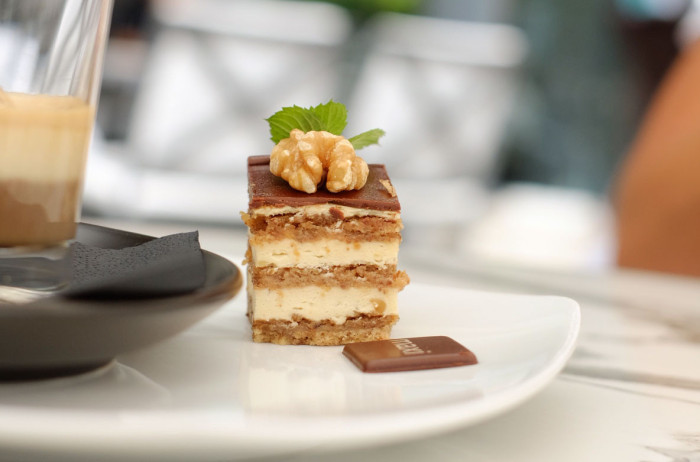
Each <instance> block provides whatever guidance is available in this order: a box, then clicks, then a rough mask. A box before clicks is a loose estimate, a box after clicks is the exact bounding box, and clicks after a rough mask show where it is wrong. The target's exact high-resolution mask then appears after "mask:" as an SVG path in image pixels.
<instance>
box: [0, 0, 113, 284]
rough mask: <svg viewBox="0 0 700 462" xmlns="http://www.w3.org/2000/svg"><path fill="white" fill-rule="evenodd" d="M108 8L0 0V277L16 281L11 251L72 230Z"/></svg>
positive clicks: (105, 1)
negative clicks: (12, 267) (13, 273)
mask: <svg viewBox="0 0 700 462" xmlns="http://www.w3.org/2000/svg"><path fill="white" fill-rule="evenodd" d="M111 13H112V0H0V285H3V284H4V285H8V284H9V283H12V282H17V279H19V277H15V278H14V279H15V281H12V280H11V279H12V278H13V277H12V274H11V270H10V269H8V268H11V266H12V265H13V261H14V262H15V263H14V264H15V265H19V264H20V262H22V261H26V260H22V259H17V260H11V259H12V258H13V257H17V256H28V255H30V254H36V253H37V252H43V253H44V254H46V252H47V251H50V250H52V249H54V250H55V249H57V248H59V249H60V248H65V247H66V243H67V242H68V241H70V240H71V239H72V238H74V236H75V233H76V226H77V225H76V223H77V221H78V220H79V214H80V209H81V196H82V187H83V178H84V175H85V165H86V158H87V153H88V148H89V144H90V138H91V134H92V129H93V125H94V119H95V110H96V107H97V100H98V93H99V88H100V83H101V77H102V61H103V55H104V49H105V42H106V40H107V35H108V31H109V24H110V19H111ZM20 269H21V268H20ZM27 277H28V278H30V277H31V276H27ZM8 281H9V282H8Z"/></svg>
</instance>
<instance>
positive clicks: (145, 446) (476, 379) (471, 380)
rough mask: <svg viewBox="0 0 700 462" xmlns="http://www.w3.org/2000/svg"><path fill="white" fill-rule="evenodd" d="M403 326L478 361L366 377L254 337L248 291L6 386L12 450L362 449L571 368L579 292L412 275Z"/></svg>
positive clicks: (436, 424) (512, 401) (515, 397)
mask: <svg viewBox="0 0 700 462" xmlns="http://www.w3.org/2000/svg"><path fill="white" fill-rule="evenodd" d="M399 303H400V305H399V306H400V311H401V321H400V322H399V324H397V326H396V327H395V328H394V332H393V336H394V337H418V336H428V335H447V336H450V337H452V338H454V339H455V340H457V341H458V342H460V343H462V344H464V345H465V346H467V347H468V348H469V349H471V350H472V351H474V353H476V355H477V357H478V358H479V361H480V364H479V365H476V366H467V367H457V368H448V369H436V370H428V371H414V372H395V373H385V374H363V373H362V372H360V371H359V370H358V369H356V368H355V366H353V365H352V363H350V361H348V360H347V359H346V358H345V357H343V356H342V354H341V350H342V348H341V347H307V346H299V347H294V346H278V345H270V344H254V343H252V342H251V341H250V340H249V335H250V333H249V327H248V324H247V320H246V318H245V316H244V312H245V307H244V305H245V297H238V298H237V299H236V300H234V301H232V302H231V303H230V304H229V305H227V306H226V307H224V308H223V309H222V310H221V311H219V312H217V313H215V314H214V315H212V316H211V317H209V318H207V319H206V320H205V321H204V322H202V323H200V324H198V325H197V326H195V327H194V328H192V329H190V330H189V331H187V332H185V333H184V334H182V335H179V336H177V337H174V338H172V339H170V340H168V341H166V342H163V343H161V344H159V345H157V346H155V347H152V348H149V349H147V350H143V351H141V352H139V353H135V354H132V355H128V356H122V357H119V358H118V362H117V363H116V364H113V365H112V366H110V367H108V368H106V369H103V370H101V371H97V372H93V373H91V374H87V375H84V376H80V377H74V378H66V379H57V380H49V381H44V382H34V383H14V384H0V454H2V455H4V456H15V455H16V456H20V455H21V456H24V457H31V458H33V459H37V458H40V457H41V456H46V457H47V458H51V459H52V460H55V459H57V458H58V457H59V456H60V455H63V456H64V457H66V458H71V457H72V456H75V455H81V456H90V457H100V458H104V457H106V456H111V457H116V456H125V457H126V456H154V455H157V456H159V457H162V458H163V459H167V460H179V459H182V460H200V461H201V460H206V459H213V458H219V459H224V458H225V459H227V460H229V459H241V458H246V457H252V456H265V455H275V454H284V453H290V452H296V451H303V450H314V449H316V450H317V449H330V448H332V449H339V448H346V447H360V446H366V445H371V444H376V443H380V442H390V441H393V442H395V441H400V440H406V439H412V438H415V437H419V436H426V435H430V434H434V433H438V432H441V431H445V430H448V429H452V428H456V427H458V426H465V425H469V424H474V423H477V422H480V421H483V420H485V419H487V418H489V417H492V416H494V415H496V414H500V413H503V412H505V411H507V410H509V409H511V408H513V407H514V406H516V405H517V404H519V403H522V402H523V401H525V400H527V399H528V398H530V397H532V396H533V395H534V394H535V393H537V392H538V391H540V390H541V389H542V388H543V387H544V386H545V385H547V383H549V382H550V381H551V380H552V379H553V378H554V377H555V376H556V374H557V373H558V372H559V371H560V370H561V369H562V367H563V366H564V364H565V363H566V361H567V359H568V358H569V356H570V355H571V353H572V351H573V349H574V344H575V341H576V337H577V335H578V331H579V325H580V315H579V308H578V305H577V304H576V302H574V301H573V300H570V299H566V298H562V297H542V296H523V295H505V294H496V293H485V292H474V291H468V290H463V289H457V288H444V287H436V286H428V285H420V284H411V285H409V286H408V287H407V288H406V290H404V291H403V292H402V293H401V296H400V301H399Z"/></svg>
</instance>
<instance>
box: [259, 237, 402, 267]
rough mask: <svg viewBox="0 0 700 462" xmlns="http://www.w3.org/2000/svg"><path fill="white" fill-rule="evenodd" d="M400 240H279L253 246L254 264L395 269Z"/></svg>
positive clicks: (260, 265)
mask: <svg viewBox="0 0 700 462" xmlns="http://www.w3.org/2000/svg"><path fill="white" fill-rule="evenodd" d="M399 242H400V241H399V239H395V240H392V241H370V242H345V241H340V240H336V239H320V240H315V241H310V242H298V241H295V240H293V239H279V240H276V241H271V242H262V243H256V244H253V245H251V253H252V259H253V261H252V262H253V264H254V265H255V266H258V267H262V266H277V267H280V268H287V267H292V266H296V267H300V268H310V267H311V268H314V267H320V266H324V267H325V266H343V265H363V264H364V265H369V264H371V265H378V266H385V265H396V264H397V262H398V254H399Z"/></svg>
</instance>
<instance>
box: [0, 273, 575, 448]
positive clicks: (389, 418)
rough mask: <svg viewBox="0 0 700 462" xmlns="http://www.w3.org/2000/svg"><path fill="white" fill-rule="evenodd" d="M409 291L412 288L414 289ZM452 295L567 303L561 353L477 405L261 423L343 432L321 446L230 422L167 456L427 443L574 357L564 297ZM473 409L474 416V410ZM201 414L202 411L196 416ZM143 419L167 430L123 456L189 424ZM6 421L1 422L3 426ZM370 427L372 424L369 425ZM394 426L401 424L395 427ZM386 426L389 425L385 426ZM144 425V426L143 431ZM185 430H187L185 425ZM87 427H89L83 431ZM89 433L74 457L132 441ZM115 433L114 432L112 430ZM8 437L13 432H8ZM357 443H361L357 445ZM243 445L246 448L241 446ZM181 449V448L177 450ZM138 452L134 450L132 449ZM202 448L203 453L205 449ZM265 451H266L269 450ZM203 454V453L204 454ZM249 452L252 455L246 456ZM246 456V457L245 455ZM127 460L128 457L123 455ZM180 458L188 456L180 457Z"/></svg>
mask: <svg viewBox="0 0 700 462" xmlns="http://www.w3.org/2000/svg"><path fill="white" fill-rule="evenodd" d="M412 285H413V284H412ZM415 285H421V286H426V287H441V286H436V285H432V284H419V283H416V284H415ZM450 288H451V289H455V290H460V291H464V292H468V293H472V294H474V293H478V294H489V295H497V296H500V295H502V296H508V297H514V298H519V297H528V298H532V299H539V298H552V299H558V300H560V301H562V302H563V303H566V304H567V305H568V306H569V308H568V310H569V315H568V318H567V332H566V335H565V337H564V341H563V343H562V344H561V345H560V346H559V348H558V349H557V351H556V354H554V356H553V357H552V358H551V360H550V361H548V362H547V364H546V365H545V366H544V367H543V368H542V369H541V370H539V371H538V372H537V373H536V374H534V375H531V376H529V377H527V378H526V379H525V380H523V381H521V382H518V385H517V386H516V387H508V388H506V389H504V390H500V391H497V392H494V393H492V394H491V395H490V396H491V399H490V400H482V401H480V400H476V401H473V400H472V401H464V400H461V401H459V402H456V403H455V402H450V403H442V404H438V405H430V406H428V407H425V408H423V407H421V408H409V409H401V410H387V411H382V412H378V413H376V414H372V415H367V414H355V415H341V416H337V415H336V416H284V415H279V414H274V415H273V417H274V419H275V421H276V422H275V423H274V424H270V422H265V423H266V424H267V425H268V426H269V427H270V428H272V429H273V430H274V429H278V428H282V427H286V428H288V426H289V425H292V424H296V425H299V424H300V423H301V424H304V425H305V427H304V432H308V431H310V430H309V428H310V426H309V424H311V427H313V428H312V429H311V432H312V433H313V429H315V428H321V427H323V428H328V427H329V426H332V425H338V426H342V429H340V430H336V431H334V432H332V433H325V434H324V438H323V444H322V445H320V444H310V443H309V442H302V444H300V443H299V442H298V441H297V438H298V435H297V434H294V435H275V437H276V438H277V439H275V440H274V441H271V438H270V435H269V434H267V435H261V434H257V435H256V434H250V432H246V431H243V434H239V435H232V433H231V432H232V431H240V430H241V429H242V428H245V427H246V424H245V422H243V423H241V422H239V421H234V422H230V421H227V422H224V423H222V422H221V421H207V422H204V423H203V422H199V423H198V425H197V428H196V431H195V432H191V430H192V428H191V427H187V430H188V431H190V434H189V436H191V437H194V441H193V440H192V438H187V441H186V442H184V443H183V442H173V444H174V445H173V446H172V447H171V448H170V449H169V451H172V449H174V448H177V449H182V450H184V451H187V450H190V451H191V454H195V453H196V454H199V455H201V456H204V455H205V454H208V455H211V456H212V457H214V456H224V455H225V456H228V457H232V458H233V459H232V460H234V459H236V451H239V452H243V454H253V455H256V453H255V447H259V445H261V444H266V445H268V446H270V447H271V448H277V449H278V451H276V452H275V451H267V452H261V453H257V456H259V457H264V456H266V455H267V456H269V455H274V454H277V453H279V454H282V453H285V450H288V451H291V450H295V448H296V449H297V450H315V449H321V450H323V451H328V450H343V449H350V448H355V449H357V448H359V447H369V446H376V445H384V444H391V443H397V442H401V441H405V440H407V439H410V438H413V437H417V436H420V437H428V436H432V435H436V434H439V433H443V432H446V431H450V430H454V429H457V428H465V427H468V426H471V425H473V424H476V423H479V422H482V421H484V420H487V419H490V418H493V417H495V416H497V415H502V414H504V413H506V412H508V411H510V410H512V409H513V408H515V407H517V406H518V405H520V404H522V403H524V402H526V401H528V400H529V399H530V398H532V397H533V396H535V395H536V394H537V393H539V392H540V391H542V390H543V389H544V388H545V387H546V386H547V385H548V384H549V383H550V382H551V381H552V380H554V378H556V376H557V375H558V374H559V372H560V371H561V370H562V369H563V368H564V366H565V365H566V362H567V361H568V359H569V358H570V357H571V355H572V354H573V351H574V350H575V348H576V344H577V339H578V335H579V333H580V326H581V310H580V306H579V304H578V303H577V302H576V301H575V300H573V299H571V298H568V297H563V296H558V295H530V294H513V293H499V292H492V291H480V290H472V289H466V288H459V287H450ZM331 348H340V347H331ZM494 396H495V397H497V401H498V403H499V404H498V405H497V406H494V405H493V401H494V398H493V397H494ZM8 409H12V407H9V408H8V406H6V405H3V404H0V410H4V411H7V410H8ZM475 409H476V410H475ZM465 410H468V411H469V412H465ZM200 412H201V411H200ZM0 414H5V415H7V412H2V413H0ZM45 414H46V413H45V412H37V414H36V415H35V416H34V417H31V418H32V419H35V418H37V417H40V416H42V415H45ZM146 414H148V416H147V418H146V420H148V419H149V418H150V419H152V420H153V421H154V422H155V421H158V422H162V421H163V419H165V421H166V422H167V424H166V425H165V426H164V427H163V426H161V427H160V429H159V430H158V431H157V432H155V433H150V432H146V433H147V434H142V435H140V436H139V437H137V438H136V439H135V440H132V442H133V443H134V447H132V448H130V449H129V448H127V449H126V451H129V450H135V451H136V450H138V449H141V450H150V451H153V450H158V449H159V448H160V449H163V448H162V442H161V443H159V442H158V441H154V440H153V438H154V436H155V437H156V438H157V437H158V436H161V437H162V436H167V435H172V434H178V433H180V432H181V431H182V430H183V427H182V426H181V424H182V423H183V422H184V421H185V420H187V419H181V420H178V419H175V420H172V419H171V420H168V419H167V417H172V416H173V415H175V414H179V412H178V411H177V410H175V411H169V410H159V411H155V412H153V411H150V412H141V411H136V413H135V415H138V417H144V416H145V415H146ZM397 414H406V415H411V416H412V417H413V418H412V419H396V417H397ZM435 415H439V416H440V418H435V417H434V416H435ZM80 417H81V418H86V417H87V420H90V417H93V418H94V417H95V416H94V415H93V416H91V415H90V413H89V412H87V411H84V412H83V414H81V415H80ZM426 417H428V418H430V422H429V423H428V424H426V421H425V420H423V421H422V425H412V424H411V423H410V422H409V421H415V420H416V419H425V418H426ZM256 419H261V420H264V419H265V417H264V416H260V417H255V418H253V419H252V420H249V422H252V421H254V420H256ZM8 420H12V419H3V418H0V447H3V444H4V443H5V442H6V441H8V440H12V441H13V442H17V440H16V439H14V438H13V437H10V438H8V436H9V435H8V433H7V432H6V430H8V428H6V427H12V425H8V422H7V421H8ZM3 421H4V422H3ZM98 421H102V418H101V417H97V418H96V419H95V423H97V422H98ZM368 422H370V423H368ZM397 422H399V423H398V424H397ZM259 424H260V422H258V423H257V424H256V425H259ZM389 424H390V425H389ZM142 425H143V422H142V424H141V426H142ZM185 426H186V425H185ZM377 426H383V428H384V429H389V430H388V431H383V432H379V433H377V432H367V431H363V429H362V428H361V427H371V428H377ZM86 427H87V426H86ZM90 427H92V428H90V430H91V431H93V432H94V434H93V435H89V436H88V437H87V438H83V440H84V443H83V445H82V446H81V447H80V448H73V449H77V450H78V452H77V453H78V454H82V453H83V452H85V453H86V454H92V452H90V451H97V452H99V453H103V452H104V453H107V452H108V451H109V450H110V449H112V450H113V449H115V448H117V447H118V446H119V444H120V442H123V440H124V438H126V437H131V436H133V430H128V429H124V428H123V427H122V428H120V429H117V430H118V432H117V433H112V434H110V435H108V436H107V437H106V438H105V435H104V433H105V432H104V431H103V430H96V429H95V427H94V426H90ZM110 430H114V429H110ZM11 433H12V432H11ZM21 436H22V435H15V437H20V438H21ZM90 436H93V437H96V438H91V437H90ZM54 440H55V441H54V443H57V444H61V443H62V442H61V440H60V436H58V435H54ZM358 440H359V441H360V442H359V443H358ZM244 441H245V444H243V445H242V444H241V443H243V442H244ZM25 442H26V443H27V444H32V443H36V439H35V436H33V437H32V436H29V437H26V438H25ZM181 443H182V447H180V446H179V445H180V444H181ZM136 446H138V447H136ZM203 448H205V449H203ZM271 448H268V449H271ZM203 450H204V451H205V452H202V451H203ZM251 450H252V451H253V452H250V451H251ZM245 451H249V452H247V453H246V452H245ZM136 453H140V452H138V451H136V452H134V454H136ZM127 454H128V452H127ZM183 454H186V452H185V453H183Z"/></svg>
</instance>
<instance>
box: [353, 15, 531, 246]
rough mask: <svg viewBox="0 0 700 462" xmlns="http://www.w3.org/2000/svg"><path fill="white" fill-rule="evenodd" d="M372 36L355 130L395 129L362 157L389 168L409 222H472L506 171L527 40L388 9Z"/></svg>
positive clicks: (488, 27)
mask: <svg viewBox="0 0 700 462" xmlns="http://www.w3.org/2000/svg"><path fill="white" fill-rule="evenodd" d="M365 34H366V36H365V37H364V40H365V41H366V43H367V44H368V46H367V53H366V58H365V61H364V66H363V67H362V69H361V72H360V75H359V78H358V81H357V85H356V87H355V91H354V92H353V98H352V99H351V114H352V117H351V120H350V125H349V126H348V129H347V133H348V134H349V135H353V134H355V133H359V132H361V131H363V130H367V129H370V128H375V127H380V128H383V129H384V130H385V131H386V132H387V135H386V137H384V138H383V139H382V140H381V143H380V144H381V146H380V147H370V148H367V149H366V150H363V151H362V156H363V157H365V158H366V159H367V160H368V161H370V162H381V163H384V164H386V165H387V168H388V169H389V171H390V172H391V175H392V179H393V180H394V182H395V183H396V184H397V188H398V189H399V193H400V195H401V199H402V204H404V207H403V213H402V215H403V218H404V221H407V222H410V223H413V224H417V225H420V224H425V225H428V224H447V225H450V224H454V225H463V224H465V223H468V222H469V221H471V220H472V219H473V218H474V217H475V216H477V215H478V214H479V212H480V207H481V205H482V204H483V201H484V199H485V197H486V196H487V195H488V191H489V189H490V188H491V187H492V186H493V183H494V180H495V178H496V176H497V174H498V166H499V161H500V159H499V153H500V148H501V143H502V142H503V140H504V137H505V133H506V128H507V125H508V122H509V118H510V115H511V113H512V109H513V106H514V104H515V97H516V91H517V84H518V79H519V68H520V66H521V64H522V63H523V60H524V59H525V56H526V52H527V42H526V39H525V38H524V36H523V35H522V33H521V32H520V31H519V30H518V29H516V28H514V27H510V26H506V25H497V24H486V23H470V22H464V21H455V20H447V19H437V18H428V17H420V16H409V15H400V14H388V13H387V14H382V15H378V16H376V17H375V18H374V19H373V20H372V21H371V22H370V23H369V24H368V26H367V29H366V31H365ZM414 229H416V228H414ZM440 239H442V237H441V238H440Z"/></svg>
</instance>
